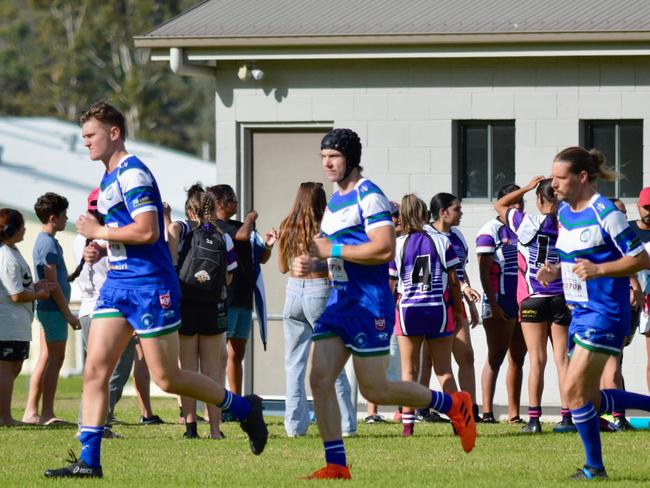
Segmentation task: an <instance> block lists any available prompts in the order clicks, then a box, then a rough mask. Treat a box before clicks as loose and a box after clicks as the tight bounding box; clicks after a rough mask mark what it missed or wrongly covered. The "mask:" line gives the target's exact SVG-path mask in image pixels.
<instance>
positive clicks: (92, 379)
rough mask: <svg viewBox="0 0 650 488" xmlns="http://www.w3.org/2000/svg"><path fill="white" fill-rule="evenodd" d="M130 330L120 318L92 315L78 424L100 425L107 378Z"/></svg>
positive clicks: (105, 400) (104, 416)
mask: <svg viewBox="0 0 650 488" xmlns="http://www.w3.org/2000/svg"><path fill="white" fill-rule="evenodd" d="M132 332H133V330H132V329H131V327H130V326H129V325H128V323H127V321H126V320H125V319H123V318H102V319H93V321H92V324H91V326H90V334H89V337H88V351H87V356H86V365H85V367H84V386H83V393H82V404H83V412H82V422H81V425H82V426H93V427H97V426H103V425H104V424H105V422H106V415H107V412H108V380H109V379H110V377H111V375H112V374H113V369H115V365H116V364H117V360H118V358H119V357H120V355H121V354H122V351H123V350H124V348H125V347H126V345H127V344H128V342H129V341H130V340H131V334H132Z"/></svg>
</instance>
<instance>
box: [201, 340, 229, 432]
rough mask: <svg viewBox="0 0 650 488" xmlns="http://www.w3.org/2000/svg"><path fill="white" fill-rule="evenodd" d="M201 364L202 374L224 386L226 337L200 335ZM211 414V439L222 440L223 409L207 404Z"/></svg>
mask: <svg viewBox="0 0 650 488" xmlns="http://www.w3.org/2000/svg"><path fill="white" fill-rule="evenodd" d="M198 340H199V344H198V345H199V362H200V364H201V373H203V374H204V375H206V376H208V377H209V378H212V379H213V380H214V381H215V382H217V383H218V384H223V380H224V373H225V371H224V370H223V368H222V367H221V365H222V364H223V360H222V357H223V356H224V355H225V354H226V335H225V334H219V335H199V336H198ZM207 409H208V412H209V414H210V437H211V438H212V439H220V438H221V430H220V427H221V409H220V408H219V407H217V406H216V405H215V404H213V403H208V404H207Z"/></svg>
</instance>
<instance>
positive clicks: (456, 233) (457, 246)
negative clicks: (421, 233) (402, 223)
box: [424, 225, 469, 281]
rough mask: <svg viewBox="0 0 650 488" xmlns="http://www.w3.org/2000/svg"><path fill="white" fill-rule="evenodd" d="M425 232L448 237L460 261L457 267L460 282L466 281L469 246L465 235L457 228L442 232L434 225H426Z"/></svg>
mask: <svg viewBox="0 0 650 488" xmlns="http://www.w3.org/2000/svg"><path fill="white" fill-rule="evenodd" d="M424 230H426V231H428V232H433V233H436V234H441V235H443V236H446V237H447V238H448V239H449V240H450V241H451V246H452V247H453V248H454V252H455V253H456V256H458V260H459V261H460V263H459V265H458V267H456V274H457V275H458V280H459V281H465V266H467V255H468V253H469V247H468V246H467V241H466V240H465V236H464V235H463V233H462V232H461V231H460V230H459V229H458V228H457V227H452V228H451V231H450V232H440V231H439V230H437V229H436V228H435V227H434V226H432V225H425V226H424Z"/></svg>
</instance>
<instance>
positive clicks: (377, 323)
mask: <svg viewBox="0 0 650 488" xmlns="http://www.w3.org/2000/svg"><path fill="white" fill-rule="evenodd" d="M321 160H322V164H323V169H324V171H325V174H326V176H327V178H328V179H329V181H331V182H336V183H337V184H338V187H339V190H338V191H336V192H335V193H334V194H333V195H332V197H331V198H330V200H329V202H328V203H327V209H326V210H325V215H324V216H323V220H322V223H321V237H318V238H316V239H314V242H313V244H312V245H311V248H310V255H311V257H312V259H309V258H308V257H306V256H305V257H301V258H297V259H296V260H295V261H294V263H293V270H294V271H295V272H297V273H298V274H304V275H306V274H308V273H309V272H310V271H311V270H312V265H313V263H314V262H315V261H318V260H323V259H327V264H328V268H329V274H330V280H331V282H332V291H331V293H330V297H329V301H328V303H327V308H326V309H325V311H324V312H323V314H322V315H321V316H320V318H319V319H318V321H317V322H316V326H315V327H314V334H313V339H314V351H313V358H312V369H311V375H310V382H311V388H312V392H313V395H314V406H315V409H316V420H317V422H318V428H319V430H320V434H321V438H322V439H323V444H324V448H325V460H326V462H327V465H326V466H325V467H324V468H322V469H319V470H317V471H315V472H314V473H313V474H312V475H310V476H309V477H308V479H350V478H351V475H350V471H349V469H348V467H347V461H346V456H345V447H344V446H343V441H342V435H341V420H340V411H339V406H338V403H337V399H336V392H335V389H334V381H335V380H336V377H337V376H338V374H339V373H340V371H341V369H342V368H343V366H344V365H345V363H346V362H347V360H348V358H349V357H350V354H352V355H353V357H354V368H355V372H356V376H357V380H358V382H359V387H360V389H361V393H362V394H363V396H364V397H365V398H366V399H367V400H368V401H371V402H373V403H377V404H379V405H409V406H413V407H424V408H433V409H434V410H436V411H439V412H440V413H444V414H446V415H448V416H449V417H450V418H451V420H452V423H453V425H454V427H455V428H456V431H457V433H458V434H459V436H460V437H461V442H462V444H463V448H464V449H465V451H467V452H469V451H470V450H471V449H472V448H473V447H474V441H475V438H476V425H475V424H474V418H473V417H472V402H471V400H470V397H469V395H468V394H467V393H464V392H458V393H455V394H454V395H453V396H450V395H447V394H445V393H441V392H437V391H431V390H429V389H427V388H426V387H424V386H421V385H419V384H416V383H411V382H397V381H387V379H386V367H387V362H388V352H389V346H390V336H391V334H392V330H393V324H394V317H395V308H394V301H393V295H392V293H391V290H390V287H389V286H388V262H389V261H391V260H392V259H393V257H394V255H395V229H394V225H393V222H392V220H391V206H390V203H389V201H388V199H387V198H386V196H384V194H383V193H382V191H381V190H380V189H379V187H377V185H375V184H374V183H372V182H371V181H369V180H368V179H366V178H363V177H362V176H361V170H362V168H361V166H360V163H361V141H360V139H359V136H358V135H357V134H356V133H355V132H354V131H352V130H350V129H334V130H332V131H331V132H330V133H328V134H327V135H326V136H325V137H324V138H323V141H322V142H321ZM314 258H315V259H314Z"/></svg>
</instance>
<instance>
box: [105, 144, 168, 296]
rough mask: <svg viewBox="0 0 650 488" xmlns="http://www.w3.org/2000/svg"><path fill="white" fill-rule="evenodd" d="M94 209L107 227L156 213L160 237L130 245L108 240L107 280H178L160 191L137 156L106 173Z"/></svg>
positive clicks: (142, 283)
mask: <svg viewBox="0 0 650 488" xmlns="http://www.w3.org/2000/svg"><path fill="white" fill-rule="evenodd" d="M99 188H100V192H99V198H98V200H97V208H98V210H99V212H100V213H101V214H102V215H103V216H104V222H105V224H106V225H107V226H108V227H124V226H127V225H129V224H132V223H133V222H135V220H134V219H135V217H136V216H137V215H139V214H141V213H144V212H157V219H158V226H159V228H160V236H159V237H158V240H157V241H156V242H154V243H153V244H144V245H130V244H123V243H121V242H109V246H108V265H109V270H108V274H107V279H108V280H111V285H112V286H114V287H120V286H123V287H125V288H133V287H148V286H164V284H165V283H169V281H168V280H173V281H177V277H176V272H175V271H174V266H173V264H172V260H171V256H170V254H169V248H168V247H167V243H166V242H165V232H164V228H165V225H164V223H163V207H162V199H161V197H160V191H159V190H158V185H157V184H156V180H155V178H154V177H153V175H152V174H151V171H149V169H148V168H147V167H146V166H145V165H144V163H143V162H142V161H140V160H139V159H138V158H137V157H135V156H133V155H131V154H128V155H126V156H125V157H124V158H122V160H121V161H120V162H119V164H118V166H117V168H115V169H114V170H113V171H111V172H110V173H105V174H104V177H103V178H102V181H101V184H100V186H99Z"/></svg>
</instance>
